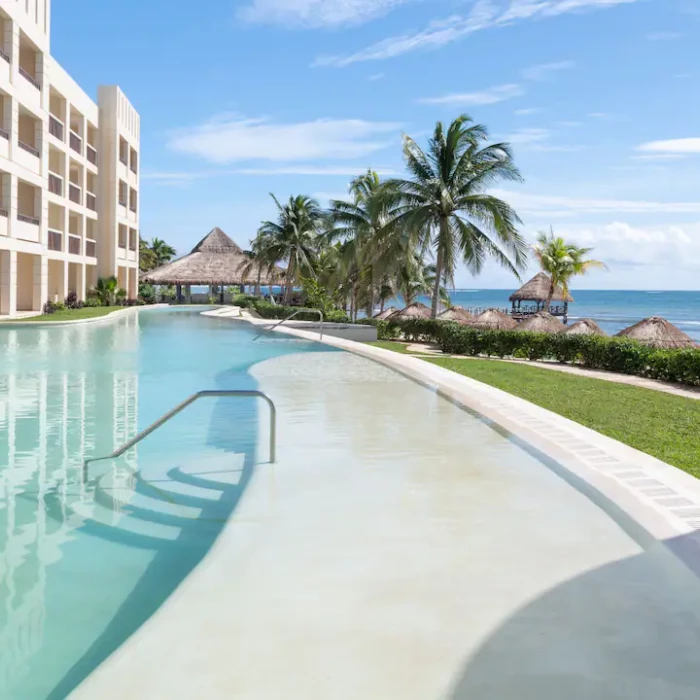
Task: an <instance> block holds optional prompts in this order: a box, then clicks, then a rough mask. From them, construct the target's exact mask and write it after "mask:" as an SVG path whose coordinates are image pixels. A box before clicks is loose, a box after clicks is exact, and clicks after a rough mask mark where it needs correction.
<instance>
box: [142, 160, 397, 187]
mask: <svg viewBox="0 0 700 700" xmlns="http://www.w3.org/2000/svg"><path fill="white" fill-rule="evenodd" d="M360 170H362V167H358V166H356V165H329V166H323V165H301V164H300V165H292V166H281V167H272V168H227V169H225V170H199V171H190V172H185V171H180V172H177V171H176V172H144V173H142V174H141V179H142V180H150V181H152V182H154V183H155V184H157V185H170V186H173V187H176V186H182V185H185V184H189V183H191V182H194V181H195V180H207V179H212V178H217V177H228V176H231V175H251V176H261V177H265V176H281V175H298V176H323V177H348V178H351V177H355V176H356V175H357V174H358V172H359V171H360ZM373 170H374V171H376V173H377V174H378V175H382V176H386V177H388V176H393V175H398V174H399V171H398V170H396V169H394V168H386V167H379V168H373Z"/></svg>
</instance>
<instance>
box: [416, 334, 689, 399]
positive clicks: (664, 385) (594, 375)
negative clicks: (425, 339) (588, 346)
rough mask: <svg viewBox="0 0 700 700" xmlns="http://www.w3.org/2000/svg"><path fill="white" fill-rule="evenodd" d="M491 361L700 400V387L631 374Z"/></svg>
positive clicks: (419, 349)
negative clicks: (549, 370) (548, 370)
mask: <svg viewBox="0 0 700 700" xmlns="http://www.w3.org/2000/svg"><path fill="white" fill-rule="evenodd" d="M408 351H409V352H411V353H415V354H416V355H418V356H420V357H423V358H425V357H443V358H444V357H449V358H450V359H455V360H465V361H468V360H479V359H485V358H479V357H469V356H466V355H446V354H444V353H443V352H442V351H441V350H440V349H439V348H438V347H436V346H434V345H422V344H420V343H412V344H410V345H408ZM491 359H492V360H493V361H494V362H511V363H514V364H520V365H528V366H530V367H538V368H539V369H551V370H552V371H554V372H564V374H575V375H578V376H579V377H588V378H590V379H602V380H603V381H605V382H615V383H616V384H629V385H630V386H638V387H642V388H643V389H652V390H654V391H662V392H663V393H665V394H674V395H675V396H683V397H685V398H686V399H695V400H696V401H697V400H700V387H691V386H682V385H679V384H669V383H668V382H660V381H658V380H656V379H647V378H645V377H635V376H633V375H631V374H617V373H615V372H605V371H602V370H593V369H586V368H585V367H575V366H573V365H562V364H559V363H558V362H528V361H527V360H500V359H497V358H491Z"/></svg>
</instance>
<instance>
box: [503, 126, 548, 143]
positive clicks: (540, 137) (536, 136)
mask: <svg viewBox="0 0 700 700" xmlns="http://www.w3.org/2000/svg"><path fill="white" fill-rule="evenodd" d="M550 136H551V132H550V131H549V129H518V130H517V131H515V132H514V133H512V134H508V136H506V137H505V138H504V141H508V142H509V143H539V142H541V141H546V140H547V139H548V138H549V137H550Z"/></svg>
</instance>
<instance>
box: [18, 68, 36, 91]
mask: <svg viewBox="0 0 700 700" xmlns="http://www.w3.org/2000/svg"><path fill="white" fill-rule="evenodd" d="M19 74H20V75H21V76H22V77H23V78H24V79H25V80H28V81H29V82H30V83H31V84H32V85H33V86H34V87H35V88H36V89H37V90H41V84H40V83H39V81H38V80H37V79H36V78H35V77H34V76H33V75H30V74H29V73H27V71H26V70H24V68H22V66H20V67H19Z"/></svg>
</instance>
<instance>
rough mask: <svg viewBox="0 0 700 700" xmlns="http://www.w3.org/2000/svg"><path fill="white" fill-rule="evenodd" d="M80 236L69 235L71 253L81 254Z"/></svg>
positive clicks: (69, 250)
mask: <svg viewBox="0 0 700 700" xmlns="http://www.w3.org/2000/svg"><path fill="white" fill-rule="evenodd" d="M80 244H81V240H80V236H68V252H69V253H70V254H71V255H80V248H81V245H80Z"/></svg>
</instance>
